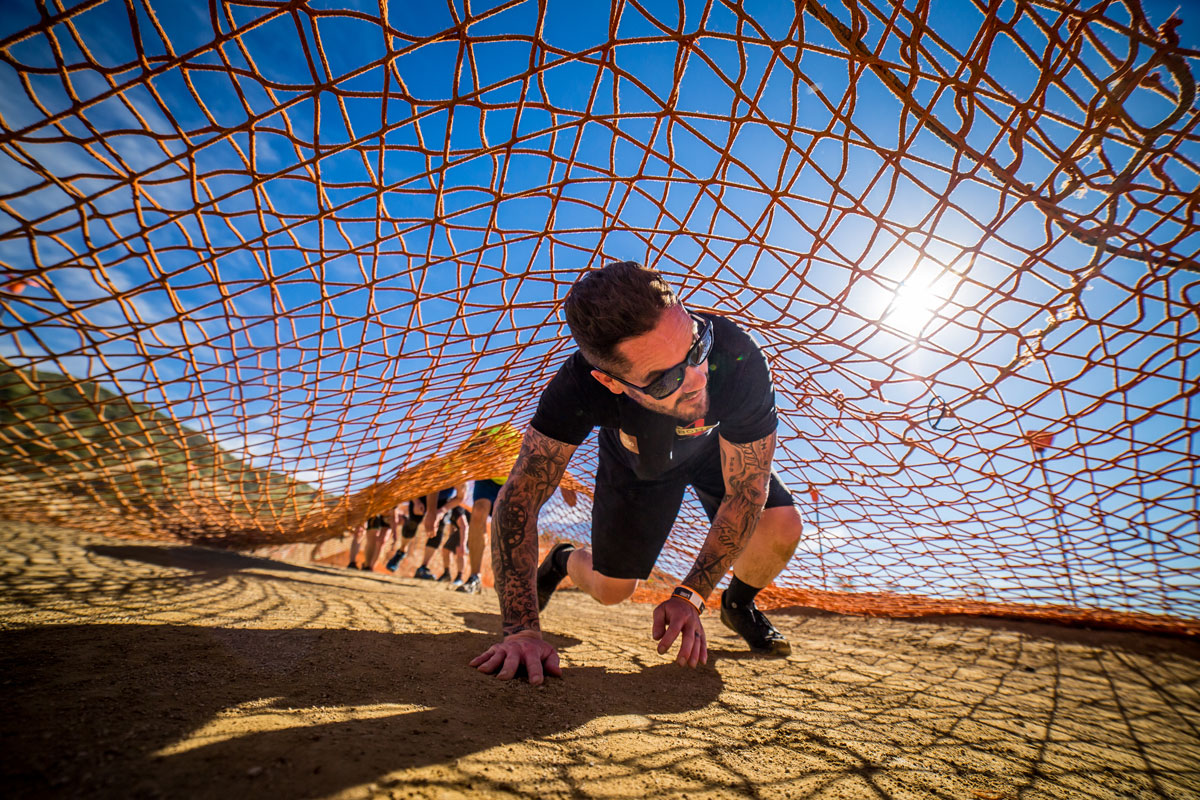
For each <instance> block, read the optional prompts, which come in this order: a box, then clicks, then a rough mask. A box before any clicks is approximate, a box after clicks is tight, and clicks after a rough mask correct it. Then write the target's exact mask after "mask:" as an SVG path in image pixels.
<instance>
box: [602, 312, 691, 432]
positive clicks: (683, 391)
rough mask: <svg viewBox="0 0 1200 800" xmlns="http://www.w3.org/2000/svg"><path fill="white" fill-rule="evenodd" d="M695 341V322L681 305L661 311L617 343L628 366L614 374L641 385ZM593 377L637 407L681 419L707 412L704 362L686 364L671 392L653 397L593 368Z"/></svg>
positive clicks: (674, 361)
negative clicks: (645, 327)
mask: <svg viewBox="0 0 1200 800" xmlns="http://www.w3.org/2000/svg"><path fill="white" fill-rule="evenodd" d="M695 341H696V323H695V322H694V321H693V320H692V318H691V317H690V316H688V313H687V311H685V310H684V308H683V306H681V305H674V306H672V307H671V308H668V309H667V310H665V311H663V312H662V314H661V315H660V316H659V318H658V324H656V325H655V326H654V327H653V328H652V329H650V330H649V331H648V332H646V333H644V334H642V335H641V336H634V337H632V338H629V339H626V340H625V341H623V342H621V343H620V344H619V345H617V354H618V355H620V356H622V357H623V358H624V359H625V361H626V362H627V363H628V364H629V366H628V367H627V368H626V369H624V370H621V371H620V372H618V373H616V374H618V375H620V376H621V377H622V378H624V379H625V380H627V381H629V382H630V383H636V384H637V385H638V386H645V385H647V384H648V383H650V382H651V381H652V380H654V379H655V378H657V377H658V376H659V375H660V374H661V373H662V372H663V371H664V370H668V369H670V368H671V367H673V366H675V365H676V364H679V363H680V362H682V361H683V360H684V359H686V358H687V355H688V351H689V350H691V348H692V345H693V344H694V343H695ZM592 375H593V376H594V377H595V378H596V380H598V381H600V382H601V383H603V384H604V385H605V386H607V387H608V389H609V390H610V391H612V392H615V393H617V394H620V393H624V394H627V395H629V396H630V397H631V398H633V400H634V401H635V402H636V403H637V404H638V405H640V406H643V407H645V408H648V409H650V410H651V411H657V412H658V413H659V414H666V415H667V416H671V417H675V418H676V419H678V420H682V421H683V422H691V421H693V420H697V419H700V418H701V417H703V416H704V415H705V414H706V413H708V361H707V360H706V361H704V362H703V363H701V364H698V365H696V366H694V367H688V368H687V372H686V374H685V377H684V379H683V384H682V385H680V387H679V389H678V390H676V391H675V393H674V394H670V395H668V396H667V397H665V398H663V399H662V400H655V399H654V398H653V397H651V396H649V395H648V394H646V393H644V392H639V391H638V390H637V389H634V388H631V387H629V386H625V385H624V384H622V383H621V382H620V381H615V380H613V379H612V378H610V377H609V376H607V375H605V374H604V373H602V372H599V371H597V370H593V371H592Z"/></svg>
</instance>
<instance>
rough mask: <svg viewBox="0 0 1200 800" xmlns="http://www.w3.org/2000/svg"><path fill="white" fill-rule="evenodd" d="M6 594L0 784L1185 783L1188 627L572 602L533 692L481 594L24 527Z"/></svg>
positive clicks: (1122, 795)
mask: <svg viewBox="0 0 1200 800" xmlns="http://www.w3.org/2000/svg"><path fill="white" fill-rule="evenodd" d="M0 585H2V586H3V595H2V599H0V684H2V685H3V689H4V692H3V697H4V712H5V713H3V715H0V754H2V756H0V795H3V796H4V797H6V798H27V797H30V798H31V797H37V798H42V797H121V798H125V797H130V798H139V797H145V798H150V797H200V798H209V797H211V798H221V799H222V800H232V798H240V797H248V796H249V797H284V798H287V797H339V798H359V797H374V796H383V797H387V796H391V797H434V798H450V797H463V796H473V797H474V796H488V797H510V796H538V797H614V798H615V797H638V798H666V797H671V798H674V797H678V798H683V797H687V798H708V797H762V798H775V797H792V798H896V799H897V800H899V798H926V797H930V798H964V799H965V800H1002V799H1003V800H1017V799H1018V798H1021V800H1026V799H1032V798H1088V799H1091V798H1096V799H1099V798H1113V799H1114V800H1116V799H1119V800H1127V799H1128V798H1138V799H1139V800H1140V799H1141V798H1158V797H1167V798H1196V797H1200V646H1198V645H1197V643H1196V642H1193V641H1185V640H1180V639H1169V638H1161V637H1159V638H1156V637H1151V636H1146V635H1140V634H1129V633H1112V632H1107V633H1105V632H1093V631H1086V630H1084V631H1080V630H1069V629H1060V628H1055V627H1050V626H1044V625H1035V624H1016V623H1010V622H991V623H989V622H988V621H986V620H979V619H973V620H952V619H942V620H938V621H936V622H931V621H922V622H911V621H909V622H905V621H898V620H883V619H868V618H860V617H848V616H833V615H825V614H817V613H813V612H804V611H802V610H797V611H794V612H791V613H787V612H776V613H775V614H774V618H775V620H776V622H777V624H778V626H779V627H780V629H781V630H783V631H784V632H785V633H786V634H787V635H788V637H789V638H790V639H791V641H792V643H793V647H794V654H793V655H792V656H791V657H790V658H788V659H787V660H773V659H764V658H759V657H754V656H751V655H749V654H748V653H747V652H746V651H745V650H744V648H743V646H742V644H741V642H740V640H738V639H737V638H736V637H734V636H732V635H731V634H728V633H727V632H726V631H724V629H723V628H722V627H721V626H720V623H719V622H717V621H716V620H714V619H711V618H710V619H709V620H708V630H709V633H710V644H711V646H712V649H713V652H712V660H711V661H710V664H709V666H708V667H707V668H702V669H699V670H695V671H690V670H685V669H682V668H679V667H676V666H675V665H674V664H672V663H669V661H668V659H667V658H666V657H663V656H659V655H658V654H657V653H656V652H655V650H654V648H653V646H652V642H651V640H650V635H649V620H650V608H649V607H648V606H644V605H634V604H626V605H623V606H619V607H615V608H604V607H601V606H599V605H597V604H596V603H594V602H592V601H591V600H589V599H587V598H585V597H583V596H582V595H580V594H579V593H578V592H574V591H567V592H562V593H560V594H559V595H556V597H555V599H554V601H553V602H552V604H551V605H550V607H549V609H547V612H546V615H545V620H544V625H545V628H546V630H547V631H548V632H549V636H550V638H551V639H552V641H554V642H555V643H556V644H557V646H558V647H559V648H560V652H561V653H562V657H563V661H564V663H565V665H566V671H565V676H564V678H563V679H562V680H551V681H549V682H548V683H547V685H545V686H543V687H541V688H533V687H530V686H529V685H527V684H524V683H518V682H515V681H514V682H508V683H503V682H500V681H498V680H496V679H494V678H490V677H487V676H484V675H481V674H479V673H477V672H475V671H474V670H472V669H471V668H469V667H468V666H467V665H466V662H467V661H468V660H469V659H470V658H471V657H472V656H474V655H475V654H477V653H478V652H480V651H482V650H483V649H484V648H485V647H486V646H487V644H488V643H489V642H491V641H492V640H493V639H494V637H495V631H497V630H498V626H499V619H498V616H497V609H496V601H495V596H494V595H493V594H491V592H490V591H489V592H487V593H485V594H483V595H481V596H469V595H463V594H457V593H454V592H449V591H446V590H445V589H444V588H442V587H439V586H436V585H430V584H428V583H424V582H418V581H414V580H411V579H403V578H400V579H398V578H394V577H392V576H388V575H385V574H379V573H360V572H351V571H349V570H346V569H339V568H334V567H327V566H302V565H293V564H285V563H280V562H274V561H268V560H265V559H259V558H252V557H248V556H243V555H238V554H233V553H227V552H220V551H215V550H207V549H202V548H194V547H181V546H172V545H162V544H152V543H143V542H130V541H121V540H115V539H104V538H101V537H97V536H93V535H90V534H84V533H80V532H77V531H70V530H64V529H41V530H34V529H32V528H31V527H30V526H27V525H23V524H13V523H0Z"/></svg>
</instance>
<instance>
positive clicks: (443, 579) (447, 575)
mask: <svg viewBox="0 0 1200 800" xmlns="http://www.w3.org/2000/svg"><path fill="white" fill-rule="evenodd" d="M449 582H450V570H446V571H445V572H443V573H442V577H440V578H438V583H449Z"/></svg>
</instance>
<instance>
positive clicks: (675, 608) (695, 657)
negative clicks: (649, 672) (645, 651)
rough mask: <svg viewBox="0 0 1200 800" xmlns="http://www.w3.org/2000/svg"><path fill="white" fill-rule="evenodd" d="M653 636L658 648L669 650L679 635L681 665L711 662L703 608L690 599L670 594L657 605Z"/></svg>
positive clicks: (678, 661) (676, 660) (679, 661)
mask: <svg viewBox="0 0 1200 800" xmlns="http://www.w3.org/2000/svg"><path fill="white" fill-rule="evenodd" d="M653 633H654V639H655V641H657V642H658V652H659V653H660V654H662V653H666V652H667V651H668V650H670V649H671V645H672V644H674V643H675V637H677V636H678V637H679V656H678V657H677V658H676V659H675V662H676V663H677V664H679V666H681V667H683V666H688V667H694V666H696V665H697V664H707V663H708V639H707V638H706V637H705V635H704V625H703V623H701V622H700V612H699V611H697V610H696V609H695V608H694V607H693V606H692V604H691V603H689V602H688V601H687V600H684V599H682V598H680V597H670V598H668V599H667V600H666V601H665V602H663V603H659V604H658V606H657V607H656V608H655V609H654V631H653Z"/></svg>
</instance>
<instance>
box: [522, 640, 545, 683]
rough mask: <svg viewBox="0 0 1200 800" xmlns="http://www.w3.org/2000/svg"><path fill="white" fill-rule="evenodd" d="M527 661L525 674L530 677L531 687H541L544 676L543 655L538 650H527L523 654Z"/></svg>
mask: <svg viewBox="0 0 1200 800" xmlns="http://www.w3.org/2000/svg"><path fill="white" fill-rule="evenodd" d="M521 656H522V658H523V659H524V660H525V674H526V675H527V676H528V677H529V684H530V685H531V686H541V685H542V680H543V675H542V655H541V653H539V652H538V651H537V650H536V649H532V648H531V649H529V650H525V651H524V652H523V653H522V654H521Z"/></svg>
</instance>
